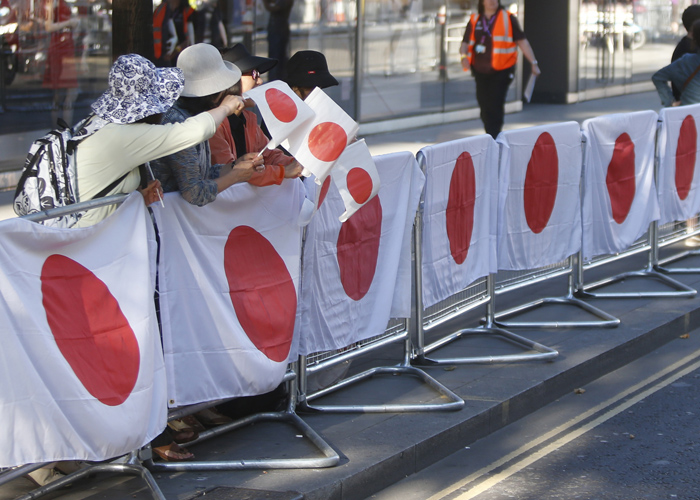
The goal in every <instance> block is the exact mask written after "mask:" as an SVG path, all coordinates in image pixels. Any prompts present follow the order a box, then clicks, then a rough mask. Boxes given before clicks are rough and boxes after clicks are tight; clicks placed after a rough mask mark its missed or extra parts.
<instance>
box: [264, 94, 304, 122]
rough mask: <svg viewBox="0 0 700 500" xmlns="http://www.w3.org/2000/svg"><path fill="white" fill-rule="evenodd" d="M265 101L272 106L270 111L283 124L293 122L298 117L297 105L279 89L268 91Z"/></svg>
mask: <svg viewBox="0 0 700 500" xmlns="http://www.w3.org/2000/svg"><path fill="white" fill-rule="evenodd" d="M265 100H266V101H267V105H268V106H270V111H272V114H273V115H275V118H277V119H278V120H279V121H281V122H283V123H290V122H293V121H294V119H295V118H296V117H297V112H298V111H297V105H296V104H295V103H294V100H293V99H292V98H291V97H289V96H288V95H287V94H285V93H284V92H282V91H281V90H279V89H275V88H272V89H267V90H266V91H265Z"/></svg>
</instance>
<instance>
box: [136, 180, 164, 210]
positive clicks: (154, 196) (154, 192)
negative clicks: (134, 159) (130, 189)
mask: <svg viewBox="0 0 700 500" xmlns="http://www.w3.org/2000/svg"><path fill="white" fill-rule="evenodd" d="M139 192H140V193H141V196H143V201H144V203H146V206H148V205H150V204H151V203H155V202H156V201H158V200H160V199H161V197H162V196H163V188H162V187H161V185H160V181H159V180H158V179H156V180H154V181H150V182H149V183H148V185H147V186H146V187H145V188H143V189H139Z"/></svg>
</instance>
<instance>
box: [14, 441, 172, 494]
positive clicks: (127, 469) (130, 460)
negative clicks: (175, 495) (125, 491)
mask: <svg viewBox="0 0 700 500" xmlns="http://www.w3.org/2000/svg"><path fill="white" fill-rule="evenodd" d="M123 458H124V457H122V458H120V459H117V460H122V459H123ZM44 465H45V464H31V465H25V466H22V467H17V468H15V469H12V470H10V471H6V472H4V473H2V474H0V484H3V483H5V482H8V481H10V480H12V479H15V478H17V477H21V476H23V475H25V474H28V473H29V472H32V471H34V470H36V469H39V468H41V467H42V466H44ZM99 472H112V473H117V474H128V475H132V476H139V477H140V478H141V479H143V480H144V482H145V483H146V485H147V486H148V489H149V490H150V492H151V496H153V498H154V499H155V500H166V499H165V496H164V495H163V492H162V491H160V488H159V487H158V484H157V483H156V481H155V479H153V476H152V475H151V473H150V472H149V471H148V469H146V468H145V467H144V466H143V465H141V463H140V462H139V459H138V456H137V453H136V452H133V453H130V454H129V455H126V460H125V461H124V462H121V463H119V462H117V461H115V462H110V463H99V464H91V465H88V466H87V467H85V468H83V469H80V470H78V471H75V472H73V473H71V474H68V475H67V476H65V477H62V478H61V479H58V480H56V481H54V482H52V483H49V484H47V485H45V486H41V487H39V488H36V489H34V490H32V491H30V492H29V493H26V494H24V495H22V496H20V497H17V499H16V500H30V499H32V498H39V497H42V496H44V495H46V494H49V493H52V492H54V491H57V490H60V489H61V488H64V487H66V486H68V485H71V484H73V483H75V482H76V481H79V480H81V479H83V478H85V477H88V476H92V475H94V474H96V473H99Z"/></svg>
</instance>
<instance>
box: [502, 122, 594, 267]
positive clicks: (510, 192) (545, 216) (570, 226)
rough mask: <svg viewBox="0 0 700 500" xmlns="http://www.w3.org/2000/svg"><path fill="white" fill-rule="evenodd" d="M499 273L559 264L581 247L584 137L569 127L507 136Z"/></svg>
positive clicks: (562, 125)
mask: <svg viewBox="0 0 700 500" xmlns="http://www.w3.org/2000/svg"><path fill="white" fill-rule="evenodd" d="M497 142H498V143H499V144H500V145H501V160H500V168H499V209H498V210H499V212H498V227H499V229H498V268H499V269H504V270H515V271H520V270H527V269H536V268H538V267H542V266H546V265H550V264H554V263H557V262H560V261H562V260H564V259H565V258H566V257H568V256H570V255H572V254H574V253H576V252H578V250H579V249H580V248H581V201H580V195H579V185H580V176H581V132H580V128H579V125H578V123H576V122H565V123H558V124H552V125H542V126H539V127H530V128H525V129H520V130H511V131H507V132H502V133H501V134H500V135H499V136H498V138H497Z"/></svg>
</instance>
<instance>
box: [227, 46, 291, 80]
mask: <svg viewBox="0 0 700 500" xmlns="http://www.w3.org/2000/svg"><path fill="white" fill-rule="evenodd" d="M221 57H223V59H224V61H228V62H230V63H233V64H235V65H236V66H238V69H240V70H241V73H244V74H245V73H250V72H251V71H253V70H254V69H257V70H258V72H259V73H260V74H261V75H262V74H263V73H267V72H268V71H270V70H271V69H272V68H274V67H275V66H276V65H277V59H270V58H269V57H259V56H253V55H250V52H248V49H246V48H245V45H243V44H242V43H237V44H235V45H233V46H231V47H226V48H225V49H222V50H221Z"/></svg>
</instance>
